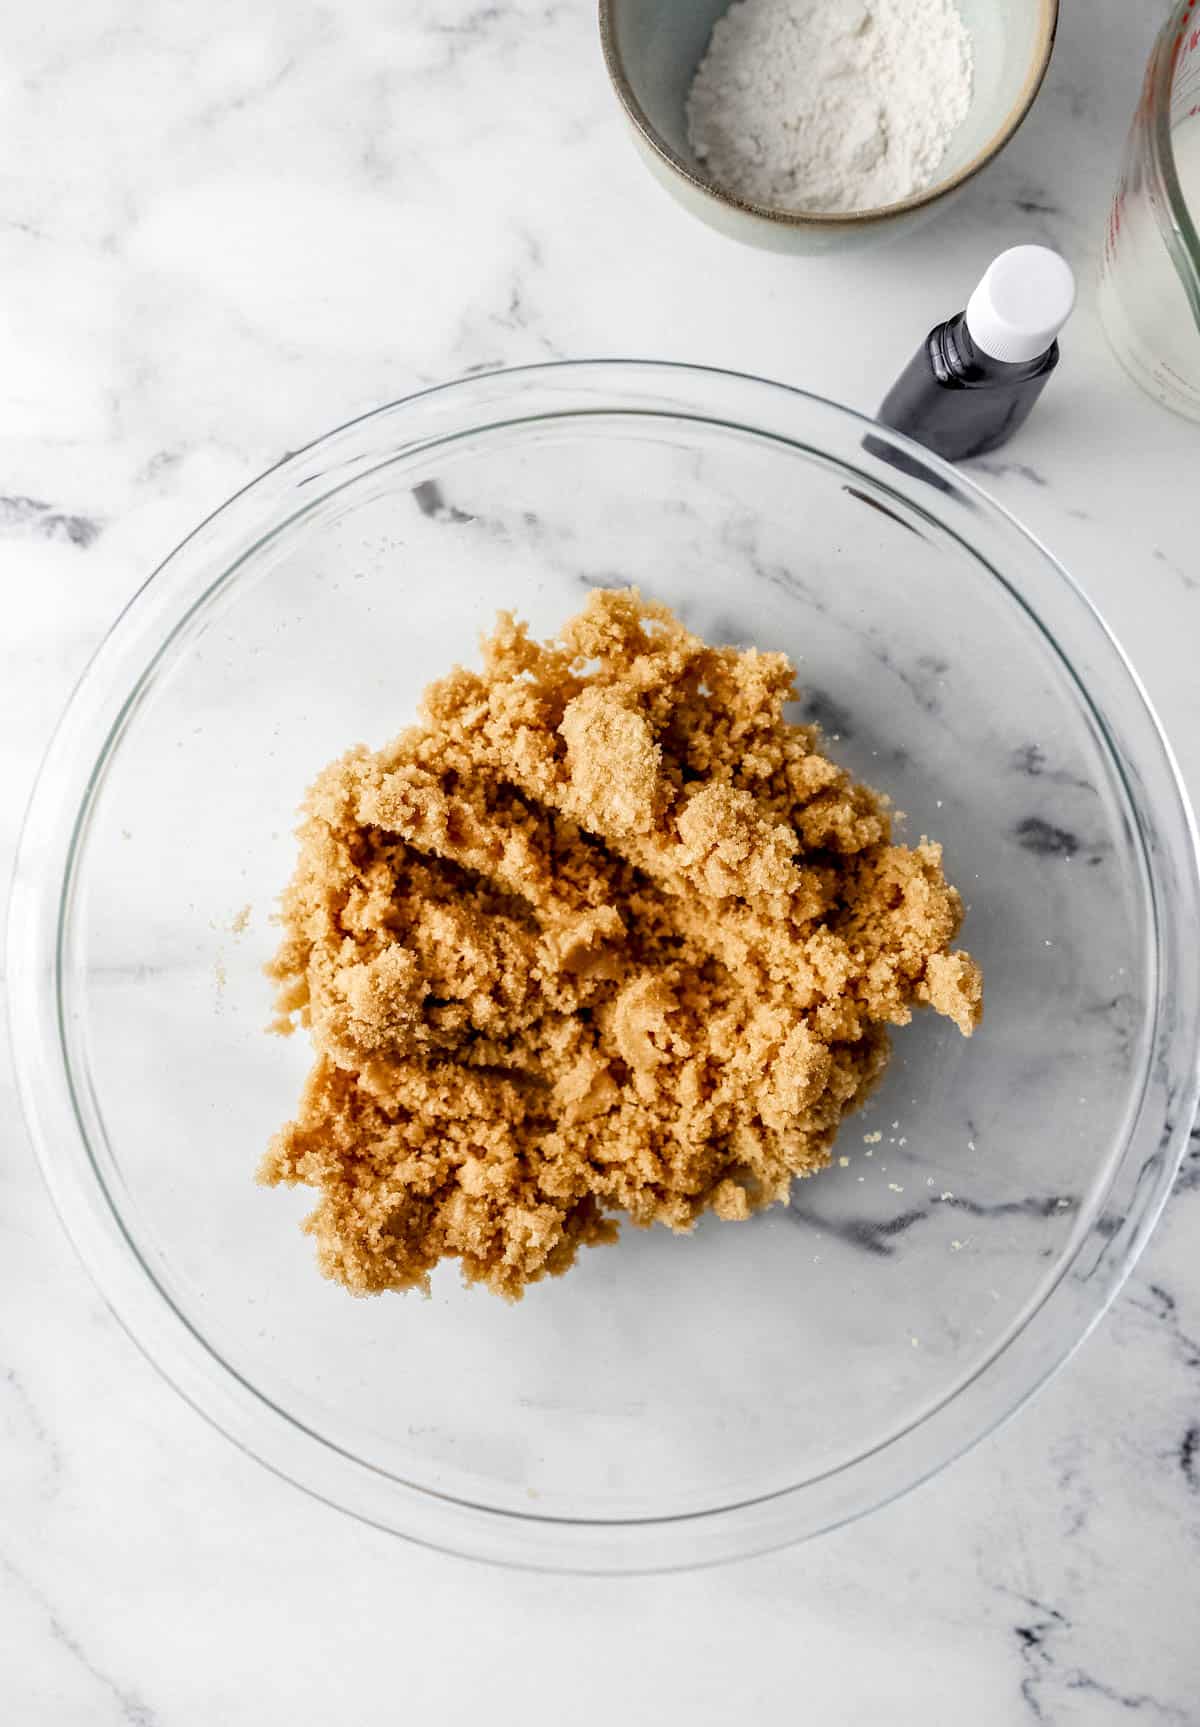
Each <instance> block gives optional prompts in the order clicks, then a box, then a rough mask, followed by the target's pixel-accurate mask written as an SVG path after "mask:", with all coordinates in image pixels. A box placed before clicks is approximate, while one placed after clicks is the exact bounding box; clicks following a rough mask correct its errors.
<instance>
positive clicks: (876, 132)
mask: <svg viewBox="0 0 1200 1727" xmlns="http://www.w3.org/2000/svg"><path fill="white" fill-rule="evenodd" d="M971 65H972V56H971V39H970V37H969V35H968V34H967V30H966V27H965V26H964V24H963V21H962V19H961V17H960V16H959V13H958V8H957V6H956V5H955V3H954V0H735V4H734V5H732V6H731V7H730V8H729V10H728V12H726V13H725V15H724V16H723V17H721V18H719V19H718V20H717V23H716V25H715V26H714V28H713V33H712V40H711V41H710V43H709V45H708V52H707V54H706V55H705V57H704V59H703V60H702V61H701V63H700V67H699V70H698V71H697V73H696V76H695V79H694V81H693V83H692V88H691V91H690V93H689V95H688V105H687V112H688V137H689V138H690V140H691V145H692V149H693V150H694V151H695V153H696V156H697V158H698V160H699V161H700V162H701V163H703V164H704V166H705V167H706V169H707V170H708V172H709V173H710V174H711V175H712V177H713V179H714V180H716V181H717V182H718V184H719V185H721V186H723V187H725V188H726V189H727V190H728V191H730V192H733V193H736V194H737V195H738V196H740V197H742V198H745V199H748V200H749V201H751V202H753V203H758V204H772V205H775V206H776V207H777V208H782V209H788V210H869V209H874V208H876V207H878V206H879V205H881V204H894V203H895V202H896V201H897V200H898V199H900V198H907V197H908V196H909V195H910V194H911V193H913V192H918V191H920V190H921V189H922V188H923V187H925V186H928V185H929V184H930V183H931V181H932V180H933V178H934V175H935V174H936V173H937V169H938V165H939V163H940V162H941V160H942V157H943V156H944V155H945V152H946V146H947V144H948V143H949V141H950V138H951V135H952V134H953V132H954V130H955V128H956V127H957V126H958V125H959V123H960V122H961V121H962V120H963V118H964V117H965V115H966V112H967V108H968V106H969V104H970V99H971Z"/></svg>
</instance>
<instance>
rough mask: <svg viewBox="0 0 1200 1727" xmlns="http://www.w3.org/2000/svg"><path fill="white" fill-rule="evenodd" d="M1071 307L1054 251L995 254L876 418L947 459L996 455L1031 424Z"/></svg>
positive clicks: (1065, 270)
mask: <svg viewBox="0 0 1200 1727" xmlns="http://www.w3.org/2000/svg"><path fill="white" fill-rule="evenodd" d="M1074 303H1075V278H1074V276H1073V275H1072V274H1071V268H1070V265H1069V264H1068V263H1067V262H1066V260H1065V259H1064V258H1060V257H1059V255H1058V253H1057V252H1052V251H1050V250H1049V248H1048V247H1046V246H1013V247H1011V248H1010V249H1009V250H1008V251H1007V252H1001V254H1000V256H999V257H998V258H994V259H993V260H992V262H991V264H989V266H988V268H987V270H986V271H985V272H984V275H983V278H982V280H981V281H980V283H979V285H978V286H977V287H976V289H975V291H974V293H973V294H972V295H971V298H970V299H969V300H968V302H967V309H966V311H965V312H959V313H958V314H957V315H956V316H955V317H953V318H950V319H948V320H947V321H946V322H945V323H944V324H937V325H935V327H934V328H933V329H932V330H931V331H930V332H929V334H928V336H927V337H926V338H925V341H924V343H923V345H922V346H921V347H920V348H919V349H918V350H917V352H916V353H915V354H914V355H913V357H912V359H911V360H910V361H909V363H908V365H907V366H906V367H905V368H904V371H903V372H901V374H900V376H899V378H897V380H896V382H895V384H893V386H892V388H891V389H890V390H889V391H888V393H887V396H886V397H885V398H884V402H883V406H882V407H881V408H880V410H879V413H878V415H877V416H876V418H877V419H878V420H879V421H880V422H881V424H883V425H885V426H890V427H891V428H892V429H893V430H894V431H897V432H904V433H905V434H906V435H907V436H908V437H910V438H914V439H915V440H916V441H917V442H918V443H920V444H924V445H925V447H926V448H927V449H930V450H934V451H936V453H937V454H938V455H939V456H943V457H945V459H946V460H947V461H951V462H959V461H963V460H965V459H966V458H967V457H968V456H982V455H986V453H987V452H988V451H989V450H995V449H997V448H998V447H999V446H1000V445H1001V444H1003V443H1006V442H1007V441H1008V439H1009V438H1011V437H1012V435H1013V433H1014V432H1015V431H1016V430H1017V428H1018V427H1019V426H1020V425H1022V424H1023V423H1024V421H1025V420H1026V419H1027V418H1028V415H1029V411H1030V409H1031V408H1032V407H1033V404H1034V403H1035V402H1036V401H1037V399H1038V397H1039V396H1040V395H1041V393H1042V390H1043V389H1044V388H1045V384H1046V379H1047V378H1048V377H1049V376H1050V374H1051V372H1052V371H1053V370H1054V368H1055V367H1056V366H1057V365H1058V340H1057V337H1058V332H1059V331H1060V330H1061V329H1062V327H1063V325H1064V324H1065V323H1066V321H1067V319H1068V317H1069V316H1070V314H1071V308H1072V306H1073V305H1074ZM866 442H867V444H868V447H873V446H874V444H875V443H876V442H878V440H873V439H870V438H868V439H867V440H866ZM880 451H881V453H883V454H885V455H886V457H887V459H888V460H889V461H892V462H894V463H895V464H896V465H897V466H899V467H903V468H906V469H908V468H911V467H912V466H913V459H912V458H911V457H908V456H905V455H904V454H903V452H902V451H894V452H889V451H887V449H886V448H884V446H882V445H880Z"/></svg>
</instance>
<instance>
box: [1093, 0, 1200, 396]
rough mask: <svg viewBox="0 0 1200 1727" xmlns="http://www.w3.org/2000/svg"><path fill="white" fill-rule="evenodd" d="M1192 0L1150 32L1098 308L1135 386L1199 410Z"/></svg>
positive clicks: (1199, 69)
mask: <svg viewBox="0 0 1200 1727" xmlns="http://www.w3.org/2000/svg"><path fill="white" fill-rule="evenodd" d="M1197 221H1200V5H1198V0H1180V3H1179V4H1178V5H1177V6H1176V7H1175V9H1174V11H1173V12H1172V14H1171V16H1170V18H1169V19H1168V20H1167V22H1166V24H1165V25H1164V26H1163V28H1162V30H1161V31H1160V33H1159V36H1158V39H1157V41H1156V42H1155V44H1154V51H1153V53H1152V54H1151V56H1150V63H1149V65H1148V66H1147V68H1146V79H1145V83H1144V84H1143V86H1142V96H1141V101H1140V102H1139V104H1138V109H1137V113H1136V114H1135V115H1134V117H1133V125H1132V126H1131V128H1130V132H1129V141H1128V143H1127V144H1126V147H1125V160H1124V164H1123V167H1122V172H1121V180H1120V184H1119V185H1118V187H1117V192H1116V196H1115V198H1114V199H1113V203H1112V209H1111V211H1110V213H1109V219H1108V231H1107V234H1106V235H1105V242H1104V257H1103V263H1102V266H1101V274H1100V295H1099V305H1100V316H1101V319H1102V321H1103V324H1104V328H1105V331H1106V332H1107V335H1108V339H1109V341H1110V342H1111V343H1112V346H1113V349H1114V351H1115V353H1116V355H1117V358H1118V359H1119V360H1120V361H1121V362H1122V364H1123V365H1124V366H1125V368H1126V369H1127V371H1128V372H1129V373H1130V374H1131V376H1132V377H1133V378H1134V379H1136V381H1137V382H1138V383H1139V384H1140V385H1141V386H1142V388H1143V389H1145V390H1148V391H1149V392H1150V394H1151V395H1152V396H1155V397H1157V398H1158V400H1159V401H1160V402H1163V403H1165V405H1166V406H1167V407H1169V408H1173V409H1175V410H1176V412H1178V413H1181V414H1188V415H1190V416H1191V417H1192V418H1193V419H1200V236H1198V235H1197V232H1196V224H1197Z"/></svg>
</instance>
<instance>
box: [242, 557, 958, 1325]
mask: <svg viewBox="0 0 1200 1727" xmlns="http://www.w3.org/2000/svg"><path fill="white" fill-rule="evenodd" d="M792 697H793V670H792V667H791V665H790V663H789V662H788V660H787V659H786V658H785V657H784V656H783V655H782V654H775V653H759V652H756V651H755V650H753V649H750V650H747V651H739V650H737V649H735V648H729V647H720V648H714V647H710V646H708V645H707V644H706V643H705V642H703V641H701V640H700V639H699V638H698V637H697V636H694V635H692V634H691V633H689V631H687V630H686V629H685V628H684V627H683V625H682V624H680V623H679V621H678V620H677V619H676V618H675V617H674V615H673V614H672V613H671V612H670V611H668V610H667V609H666V608H665V607H662V606H657V605H650V604H647V603H645V602H644V601H643V600H642V599H641V598H640V597H639V596H638V594H637V593H636V592H634V591H632V590H626V591H604V592H597V593H593V594H592V595H591V596H590V598H589V600H588V603H587V605H586V607H585V608H584V610H583V611H582V612H581V613H580V615H579V616H578V617H575V618H573V619H572V620H571V621H570V622H569V623H568V624H567V625H566V626H565V628H564V629H563V630H562V632H561V634H560V636H559V637H558V638H557V639H556V640H554V641H551V642H547V643H544V644H540V643H537V642H534V641H531V640H530V638H529V635H528V633H527V630H526V628H525V626H524V625H523V624H521V623H519V622H517V621H516V620H515V619H514V618H513V617H511V616H510V615H508V614H507V613H502V614H501V615H500V618H499V620H498V623H497V627H496V629H495V632H494V633H493V635H492V636H491V637H490V638H489V639H488V640H486V641H485V642H484V644H483V670H482V671H478V672H477V671H469V670H467V669H465V668H463V667H457V668H455V670H453V671H452V672H451V673H450V674H449V676H447V677H445V678H442V679H440V680H439V681H438V682H436V683H434V684H433V685H431V686H430V688H429V689H428V690H427V691H426V693H425V697H424V700H423V704H422V709H421V718H420V721H419V723H418V724H417V725H415V726H413V727H412V728H411V729H410V730H408V731H406V732H404V733H402V734H401V735H400V737H398V738H397V739H396V740H395V741H394V742H393V743H391V744H390V745H388V746H387V748H385V749H382V750H379V751H375V752H372V751H369V750H367V749H365V748H358V749H354V750H351V751H350V753H349V754H348V755H346V756H344V757H343V758H342V759H341V760H340V761H338V762H335V763H333V764H332V766H330V767H328V768H327V769H326V770H325V771H324V772H323V773H322V774H321V775H320V776H319V778H318V779H317V781H316V783H315V784H314V785H313V787H312V788H311V790H310V792H309V795H308V799H307V803H306V806H305V820H304V823H303V826H302V827H301V829H300V835H299V838H300V856H299V861H298V864H297V867H296V872H295V875H294V877H293V879H292V881H291V883H290V885H289V886H288V888H287V889H286V891H285V893H284V895H283V900H282V922H283V927H284V936H283V941H282V943H281V946H280V948H279V952H278V954H277V956H276V958H275V960H274V962H273V964H272V966H271V968H270V969H271V973H272V975H273V977H274V978H275V980H276V982H277V984H278V988H279V996H278V1006H279V1018H278V1020H277V1022H276V1027H275V1029H277V1030H280V1031H285V1032H286V1031H290V1030H291V1029H293V1027H294V1026H295V1025H296V1024H297V1023H299V1024H300V1025H302V1026H304V1027H305V1028H307V1030H308V1032H309V1035H310V1036H311V1039H312V1042H313V1046H314V1050H315V1062H314V1065H313V1068H312V1071H311V1073H310V1074H309V1077H308V1080H307V1083H306V1084H305V1087H304V1091H303V1095H302V1097H301V1099H300V1104H299V1108H298V1110H297V1114H296V1118H295V1120H294V1121H291V1122H289V1123H288V1124H287V1126H285V1127H284V1128H283V1129H282V1130H281V1131H280V1132H279V1133H278V1134H277V1135H276V1136H275V1138H274V1139H273V1141H272V1143H271V1145H270V1147H269V1149H268V1151H267V1154H266V1157H265V1159H264V1161H263V1164H262V1168H261V1171H260V1178H261V1179H262V1180H263V1181H264V1182H266V1183H268V1184H270V1185H274V1184H276V1183H280V1182H287V1183H305V1184H307V1185H308V1186H311V1187H313V1188H315V1189H316V1190H317V1192H318V1194H319V1200H318V1204H317V1208H316V1210H315V1211H314V1212H313V1214H312V1216H311V1217H310V1218H309V1219H308V1222H307V1225H306V1227H307V1229H308V1230H309V1231H310V1233H311V1234H312V1235H313V1236H314V1237H315V1239H316V1243H317V1252H318V1258H319V1262H320V1265H321V1269H322V1270H323V1271H324V1272H325V1273H326V1274H327V1275H328V1276H330V1277H332V1278H336V1279H337V1280H338V1281H339V1282H341V1283H343V1284H344V1285H345V1286H346V1287H347V1288H348V1289H350V1290H352V1291H354V1292H355V1293H356V1294H368V1293H371V1292H374V1291H379V1290H385V1289H410V1288H413V1287H422V1288H428V1280H429V1274H430V1272H431V1271H432V1270H433V1268H434V1266H436V1265H437V1264H438V1262H439V1261H440V1260H442V1259H445V1258H457V1259H458V1260H459V1261H460V1263H461V1267H462V1270H463V1273H464V1275H465V1277H466V1278H467V1280H468V1281H470V1282H476V1281H478V1282H483V1283H486V1284H488V1285H489V1286H490V1287H491V1288H492V1289H493V1290H495V1291H497V1292H499V1293H500V1294H502V1295H505V1296H509V1297H518V1296H520V1295H521V1293H522V1291H523V1290H524V1288H525V1286H526V1285H527V1284H529V1283H532V1282H534V1281H536V1280H537V1279H539V1278H541V1277H544V1276H546V1275H547V1274H556V1273H560V1272H563V1271H566V1270H567V1269H568V1267H569V1266H570V1265H571V1264H572V1263H573V1261H574V1260H575V1258H576V1255H577V1253H578V1250H579V1248H580V1247H581V1246H584V1245H590V1244H595V1243H599V1242H609V1241H613V1240H614V1239H615V1238H616V1235H617V1228H618V1224H617V1219H618V1217H619V1216H620V1215H622V1214H623V1215H624V1216H625V1217H627V1218H628V1219H630V1220H631V1221H632V1222H633V1223H635V1224H638V1225H643V1226H645V1225H650V1224H653V1223H662V1224H666V1225H668V1227H670V1228H671V1229H674V1230H687V1229H690V1228H691V1227H692V1225H693V1224H694V1223H695V1222H696V1220H697V1218H699V1217H700V1215H701V1214H702V1213H703V1212H705V1211H709V1210H711V1211H714V1212H716V1214H717V1215H718V1216H719V1217H722V1218H726V1219H739V1218H745V1217H748V1216H749V1215H750V1214H751V1212H753V1211H756V1210H758V1209H760V1208H761V1207H763V1206H766V1205H770V1204H772V1203H774V1202H776V1201H779V1200H783V1199H786V1197H787V1195H788V1191H789V1189H790V1187H791V1183H792V1181H793V1179H794V1178H795V1177H796V1176H804V1175H810V1174H812V1173H813V1172H814V1171H816V1170H819V1169H821V1168H823V1167H824V1166H825V1165H826V1164H827V1163H828V1162H829V1161H830V1147H831V1145H832V1144H833V1141H834V1137H835V1135H836V1133H837V1130H838V1126H839V1124H840V1122H841V1121H842V1119H843V1117H844V1116H845V1115H846V1114H847V1113H848V1112H849V1111H851V1110H853V1109H855V1108H857V1107H858V1105H859V1104H861V1103H862V1101H863V1100H864V1098H865V1097H866V1095H867V1093H868V1092H869V1091H870V1089H871V1087H872V1086H873V1085H874V1083H875V1082H876V1080H877V1079H878V1078H879V1075H880V1073H881V1072H882V1070H883V1068H884V1066H885V1064H886V1062H887V1057H888V1049H889V1045H888V1032H887V1027H888V1026H892V1025H904V1024H905V1023H907V1021H908V1020H909V1019H910V1018H911V1015H912V1009H913V1006H914V1004H918V1003H927V1004H928V1005H929V1006H931V1007H932V1008H933V1009H935V1010H936V1011H937V1012H939V1013H942V1014H945V1015H947V1016H948V1017H949V1018H950V1019H952V1020H953V1021H954V1022H955V1023H956V1024H957V1025H958V1027H959V1028H960V1030H961V1031H962V1032H963V1033H964V1034H966V1035H968V1036H969V1035H970V1033H971V1031H972V1030H973V1029H974V1027H975V1026H976V1025H977V1024H978V1023H979V1019H980V1016H981V1012H982V983H981V978H980V974H979V969H978V967H977V966H976V965H975V963H974V961H973V960H972V959H971V958H970V957H969V956H968V955H967V954H964V953H961V952H951V951H950V946H949V944H950V943H951V942H952V940H953V939H954V936H955V935H956V934H957V931H958V928H959V924H960V922H961V919H962V904H961V901H960V899H959V896H958V894H957V893H956V891H955V890H954V888H952V887H950V886H949V885H948V884H947V882H946V880H945V878H944V877H943V875H942V866H941V848H940V847H939V846H937V845H935V844H932V843H930V842H928V841H923V842H922V843H921V844H920V845H919V846H915V847H911V848H910V847H907V846H900V845H895V844H893V843H892V841H891V832H890V823H889V817H888V811H887V807H886V802H885V800H884V799H882V798H881V797H879V796H878V795H877V794H876V793H874V792H872V791H870V790H869V789H868V788H867V787H865V786H862V785H859V784H857V783H855V782H854V781H853V780H852V779H851V778H850V776H849V775H848V774H847V773H845V772H844V771H843V770H842V769H841V768H839V767H837V766H836V765H835V764H834V763H833V762H831V761H830V760H829V758H828V757H827V756H826V755H824V754H823V752H822V750H821V744H820V734H819V731H818V729H817V728H816V727H814V726H804V725H793V724H790V723H789V722H788V721H786V720H785V719H784V717H783V705H784V703H785V702H787V701H789V700H791V699H792Z"/></svg>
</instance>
